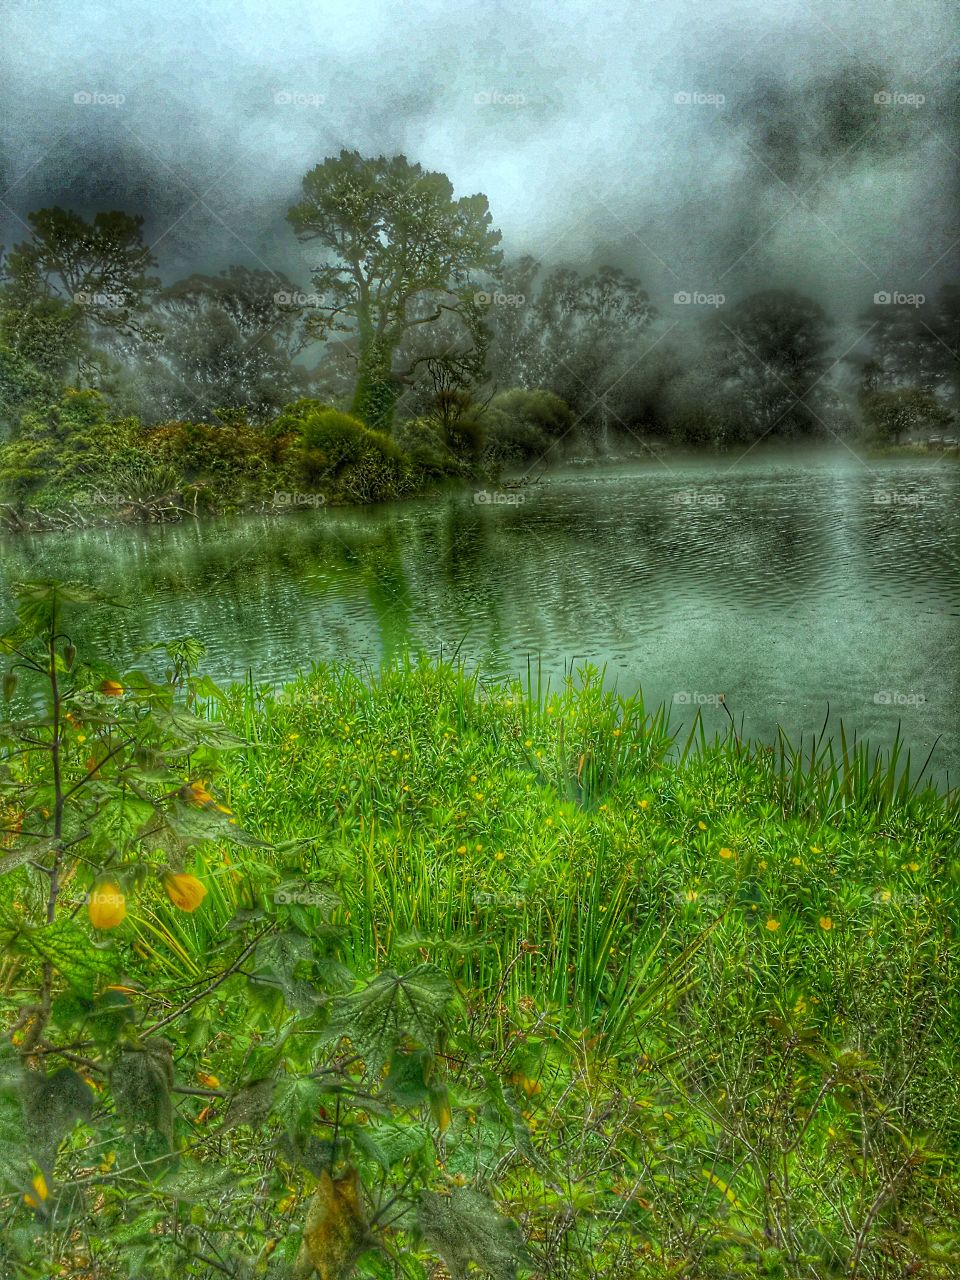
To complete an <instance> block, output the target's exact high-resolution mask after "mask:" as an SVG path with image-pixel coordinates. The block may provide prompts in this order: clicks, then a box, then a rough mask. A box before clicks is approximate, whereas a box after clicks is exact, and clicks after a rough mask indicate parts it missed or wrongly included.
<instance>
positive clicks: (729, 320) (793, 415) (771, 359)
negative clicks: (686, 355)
mask: <svg viewBox="0 0 960 1280" xmlns="http://www.w3.org/2000/svg"><path fill="white" fill-rule="evenodd" d="M707 338H708V341H712V343H713V345H714V349H715V352H716V356H717V359H718V361H719V364H718V376H719V377H720V378H721V379H722V382H723V385H724V386H725V388H726V389H727V390H729V391H733V392H735V393H737V394H738V395H739V397H740V401H741V407H742V410H743V411H744V414H745V418H746V424H745V425H746V426H747V427H748V428H749V429H748V431H747V434H748V435H752V436H755V437H760V436H764V435H767V434H769V433H770V432H772V431H774V430H777V431H778V432H779V433H780V434H783V435H789V434H798V433H808V432H815V431H816V430H817V428H818V425H819V423H818V419H819V418H820V417H821V415H820V414H819V412H818V407H815V406H817V405H818V401H817V399H816V397H815V396H814V394H813V393H814V392H815V390H816V388H817V387H818V385H819V384H820V382H821V379H822V377H823V375H824V373H825V371H826V369H827V354H828V350H829V342H830V321H829V320H828V318H827V316H826V314H825V313H824V311H823V310H822V308H821V307H819V306H818V305H817V303H815V302H814V301H813V300H812V299H810V298H807V297H804V296H803V295H802V294H800V293H797V292H795V291H794V290H792V289H769V290H764V291H763V292H761V293H755V294H751V295H750V296H749V297H747V298H744V299H743V301H742V302H739V303H738V304H737V305H736V306H735V307H733V308H732V309H731V311H730V313H729V314H728V315H723V314H718V315H717V316H716V317H713V318H711V322H710V324H709V329H708V334H707Z"/></svg>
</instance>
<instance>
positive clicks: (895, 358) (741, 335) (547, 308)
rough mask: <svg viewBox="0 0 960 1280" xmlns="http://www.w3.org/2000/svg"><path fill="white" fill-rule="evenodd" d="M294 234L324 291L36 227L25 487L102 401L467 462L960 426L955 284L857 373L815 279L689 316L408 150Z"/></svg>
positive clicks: (336, 173)
mask: <svg viewBox="0 0 960 1280" xmlns="http://www.w3.org/2000/svg"><path fill="white" fill-rule="evenodd" d="M287 219H288V222H289V224H290V227H291V230H292V232H293V234H294V235H295V236H296V237H297V239H298V240H299V241H301V242H302V243H303V245H304V246H305V248H306V249H307V251H308V253H309V254H311V255H312V257H313V259H314V261H315V263H316V265H314V266H313V267H312V269H311V272H310V283H309V285H308V286H303V285H302V284H298V283H297V282H295V281H293V280H291V279H289V277H288V276H286V275H285V274H283V273H282V272H277V271H272V270H269V269H267V268H263V267H257V268H253V267H249V266H240V265H238V266H231V267H229V268H227V269H226V270H223V271H221V272H220V273H218V274H215V275H208V274H202V273H196V274H192V275H190V276H188V277H186V278H185V279H182V280H178V281H176V282H174V283H172V284H169V285H163V283H162V282H161V279H160V277H159V276H158V274H157V271H158V268H159V263H158V260H157V258H156V256H155V254H154V253H153V251H152V249H151V247H150V246H149V245H148V244H146V243H145V240H144V221H143V218H142V217H140V216H138V215H136V214H130V213H125V212H120V211H112V212H102V213H97V214H95V215H93V216H92V217H89V218H86V217H83V216H81V215H80V214H77V213H75V212H72V211H70V210H65V209H62V208H46V209H40V210H37V211H35V212H33V213H30V214H29V215H28V221H29V225H30V231H31V234H30V236H29V238H27V239H25V240H24V241H23V242H22V243H20V244H17V245H16V246H15V247H13V248H12V249H11V250H10V251H9V252H7V253H5V254H2V256H0V433H2V438H3V439H4V440H5V441H6V444H5V445H4V446H3V447H4V449H5V450H6V451H7V454H8V456H7V458H6V460H5V461H4V462H0V482H2V479H3V476H6V478H7V481H10V480H11V478H12V479H14V480H15V479H16V477H17V476H18V475H20V474H21V472H22V471H23V468H24V465H26V466H27V470H28V471H29V465H28V463H29V459H25V458H24V456H22V455H23V454H24V450H25V449H26V452H27V453H30V452H31V450H33V452H36V450H35V447H34V446H36V444H37V442H38V441H39V442H40V444H41V445H42V446H43V447H45V448H46V450H47V452H48V453H49V452H50V451H52V452H53V453H57V452H58V450H63V449H67V450H68V451H69V447H70V442H71V440H73V439H74V436H73V435H72V434H71V432H72V430H73V428H71V423H70V419H71V417H76V411H77V405H78V401H77V396H78V395H82V396H83V397H85V398H84V399H83V400H82V405H83V406H84V412H85V413H86V416H87V417H88V418H89V417H90V414H91V413H92V414H93V416H94V417H97V416H98V415H99V419H100V420H101V422H103V423H106V422H108V421H110V422H116V421H118V420H122V421H125V422H128V423H129V422H131V421H133V420H135V421H136V422H137V424H138V426H139V429H140V430H144V431H159V430H162V429H164V428H166V427H169V425H170V424H184V423H189V424H193V425H194V426H197V427H202V426H204V425H205V426H206V427H208V428H210V429H218V430H222V428H224V427H232V428H233V429H234V430H239V429H240V428H243V429H244V430H246V431H254V432H257V431H259V432H261V433H262V434H263V436H264V439H267V438H273V439H276V438H277V436H278V434H281V433H280V432H278V430H277V429H276V424H277V422H278V421H280V422H281V423H286V425H287V427H288V428H289V427H290V424H291V421H296V422H301V421H302V420H305V418H306V417H309V416H310V412H319V411H323V412H327V411H331V412H332V411H335V412H338V413H340V414H341V419H342V418H343V417H344V415H346V416H349V418H350V422H351V423H352V424H353V426H352V427H350V428H349V429H348V427H347V426H346V425H345V423H344V421H342V420H341V419H338V420H337V422H339V427H338V428H337V430H342V431H345V432H347V434H349V432H350V431H353V433H354V435H356V431H357V430H358V429H359V427H360V426H362V427H363V428H365V429H366V430H367V431H369V432H372V433H374V434H375V435H376V436H377V437H378V438H383V437H389V438H390V440H391V441H393V447H394V448H395V449H396V450H399V451H400V453H403V454H404V455H410V456H414V455H417V454H418V452H419V454H420V455H421V456H422V457H430V456H433V457H435V458H446V459H447V460H448V463H450V465H453V461H452V460H455V461H456V462H457V463H458V464H463V463H464V462H466V463H469V464H473V463H476V462H477V460H478V459H481V458H485V459H487V460H488V461H492V462H496V463H504V462H510V461H516V460H522V459H530V458H534V457H540V456H543V455H545V454H546V455H548V456H549V455H550V454H551V452H553V453H555V454H556V453H558V452H559V451H561V450H567V451H569V450H570V449H574V450H577V451H583V450H584V449H585V448H586V449H592V450H594V451H601V450H604V449H609V448H610V447H611V440H612V439H614V438H616V437H617V436H618V435H626V434H634V435H638V434H639V435H642V436H643V437H662V438H663V439H665V440H670V441H674V442H678V443H685V444H694V445H703V444H710V445H715V446H719V447H726V446H729V445H731V444H733V443H738V442H750V441H753V440H757V439H760V438H763V437H768V436H780V437H787V438H794V439H796V438H811V439H816V438H830V437H831V436H837V435H845V434H850V433H852V432H858V431H860V432H867V433H869V434H872V435H874V436H877V437H880V438H883V439H888V440H891V439H892V440H896V439H900V438H902V437H903V435H904V434H908V435H909V434H910V433H912V432H914V431H919V432H923V431H927V432H929V431H931V430H934V429H937V428H941V429H942V428H943V427H945V425H946V424H947V423H948V422H949V421H951V420H952V418H953V415H954V411H955V408H956V404H957V398H958V390H960V386H958V351H960V306H958V300H960V291H958V289H957V287H956V286H952V285H949V286H945V287H944V288H942V289H941V290H940V292H939V293H938V294H937V295H936V297H934V298H932V299H930V300H929V301H927V300H920V302H918V301H917V299H916V298H915V297H914V296H913V295H911V296H910V297H909V298H908V299H903V300H901V298H900V295H877V300H875V303H874V305H873V306H872V307H871V308H870V311H869V314H868V315H865V316H864V317H863V318H862V319H863V322H864V323H863V329H864V333H863V336H862V338H861V340H860V341H859V342H857V343H855V344H854V347H853V349H852V350H851V351H850V352H848V353H845V354H844V355H843V357H842V358H841V359H839V360H838V359H836V358H835V357H834V355H833V352H834V350H835V348H836V344H837V334H836V332H835V326H834V322H833V321H832V319H831V317H830V315H829V314H828V311H827V310H826V308H824V307H823V306H822V305H820V303H818V302H817V301H816V300H815V299H813V298H810V297H807V296H805V295H804V294H802V293H800V292H798V291H796V290H794V289H789V288H780V289H777V288H771V289H767V290H763V291H760V292H756V293H753V294H751V295H748V296H746V297H743V298H741V299H739V300H738V301H735V302H733V303H730V304H728V303H726V302H724V301H723V300H722V299H721V300H717V299H716V298H714V297H713V295H709V296H708V305H701V306H697V305H696V301H697V300H696V296H694V297H693V298H691V299H690V300H689V301H688V296H687V295H677V299H676V301H675V306H674V308H673V312H672V313H671V314H669V315H666V314H663V313H662V312H659V311H658V310H657V308H655V307H654V305H653V304H652V303H651V301H650V299H649V297H648V296H647V293H646V292H645V290H644V289H643V287H642V284H641V282H640V281H639V280H638V279H636V278H635V276H633V275H631V274H630V273H629V272H626V271H624V270H622V269H620V268H618V267H615V266H601V267H599V268H596V269H584V268H582V267H580V266H576V267H575V266H571V265H566V264H563V263H561V264H557V265H552V266H545V265H544V264H542V263H540V262H538V261H537V260H535V259H534V258H531V257H525V258H520V259H514V260H509V259H506V258H505V257H504V254H503V250H502V248H501V235H500V232H499V231H498V230H497V229H496V228H495V227H494V225H493V219H492V214H491V211H490V208H489V205H488V201H487V198H486V197H485V196H483V195H480V194H477V195H471V196H460V197H458V196H456V195H455V193H454V190H453V187H452V184H451V183H450V180H449V179H448V178H447V177H446V176H445V175H444V174H442V173H436V172H429V171H427V170H425V169H423V168H422V167H421V166H420V165H419V164H414V163H410V162H409V161H408V160H407V159H406V158H405V157H403V156H393V157H383V156H381V157H378V158H365V157H363V156H361V155H360V154H359V153H358V152H356V151H352V152H350V151H342V152H341V153H340V154H339V155H338V156H335V157H330V158H328V159H326V160H324V161H323V163H321V164H319V165H317V166H316V167H315V168H314V169H312V170H311V171H310V172H308V173H307V174H306V175H305V177H304V178H303V183H302V191H301V198H300V200H299V201H298V203H296V204H295V205H294V206H293V207H291V208H290V209H289V211H288V214H287ZM710 301H713V302H714V303H715V304H716V305H709V302H710ZM685 303H686V305H684V304H685ZM691 316H693V317H695V319H694V323H680V321H681V320H688V319H689V318H690V317H691ZM67 391H70V392H72V399H70V400H68V401H65V400H64V396H65V393H66V392H67ZM297 404H299V405H300V409H299V410H298V411H295V412H294V413H293V415H292V417H291V414H290V413H289V412H287V413H285V410H288V409H289V408H290V406H291V405H297ZM91 406H95V408H91ZM310 406H312V409H310ZM82 416H83V414H81V417H82ZM271 424H272V429H271ZM331 430H333V427H331V422H330V421H327V424H326V428H324V429H323V430H321V431H320V435H321V436H323V437H324V439H326V440H327V445H329V440H328V439H327V437H329V436H330V432H331ZM333 433H334V435H336V434H337V432H336V431H335V430H334V432H333ZM168 436H169V432H168ZM25 440H26V441H28V442H31V443H30V444H29V447H27V445H24V444H23V443H22V442H23V441H25ZM17 441H21V446H20V451H19V453H17V452H16V450H15V451H14V455H13V456H12V457H11V456H10V454H9V450H10V447H11V445H12V444H15V443H16V442H17ZM380 447H381V449H382V448H385V447H386V446H382V445H381V446H380ZM314 452H315V453H316V452H317V450H316V449H314ZM328 452H329V450H328ZM387 452H389V450H387ZM320 453H323V447H320ZM8 488H9V484H8Z"/></svg>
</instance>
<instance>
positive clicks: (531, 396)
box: [484, 387, 575, 459]
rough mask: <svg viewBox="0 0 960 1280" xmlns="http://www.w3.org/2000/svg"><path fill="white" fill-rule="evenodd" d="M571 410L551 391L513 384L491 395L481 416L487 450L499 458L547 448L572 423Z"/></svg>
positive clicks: (541, 450)
mask: <svg viewBox="0 0 960 1280" xmlns="http://www.w3.org/2000/svg"><path fill="white" fill-rule="evenodd" d="M574 421H575V419H574V415H573V410H572V409H571V408H570V406H569V405H568V404H566V403H565V401H563V400H561V399H560V397H559V396H556V395H554V394H553V392H552V391H542V390H537V391H528V390H526V389H524V388H523V387H515V388H514V389H513V390H511V391H501V392H500V393H499V395H496V396H494V397H493V399H492V400H491V401H490V404H489V406H488V408H487V412H486V414H485V416H484V427H485V428H486V434H487V442H488V445H487V448H488V453H489V454H491V455H492V456H493V457H495V458H498V459H509V458H527V457H532V456H534V455H536V454H541V453H544V452H546V450H548V449H549V448H550V446H551V445H552V444H554V443H556V442H557V441H558V440H560V439H561V437H563V436H564V435H566V434H567V432H569V431H570V429H571V428H572V427H573V425H574Z"/></svg>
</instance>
